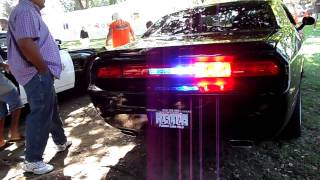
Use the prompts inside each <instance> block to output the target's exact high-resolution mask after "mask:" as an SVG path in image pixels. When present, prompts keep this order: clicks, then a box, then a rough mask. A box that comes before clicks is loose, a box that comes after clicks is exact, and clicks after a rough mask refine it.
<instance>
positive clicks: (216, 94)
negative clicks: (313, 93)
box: [89, 0, 314, 140]
mask: <svg viewBox="0 0 320 180" xmlns="http://www.w3.org/2000/svg"><path fill="white" fill-rule="evenodd" d="M313 23H314V19H313V18H311V17H305V18H304V20H303V24H302V26H300V27H296V24H295V22H294V19H293V17H292V15H291V14H290V12H289V11H288V9H287V8H286V7H285V5H284V4H282V3H281V2H280V1H271V0H266V1H261V0H253V1H229V2H228V1H225V2H220V1H219V3H213V4H209V5H205V6H198V7H194V8H190V9H186V10H182V11H178V12H175V13H172V14H169V15H166V16H164V17H163V18H161V19H160V20H158V21H157V22H156V23H154V24H153V25H152V26H151V27H150V28H149V29H148V30H147V32H146V33H145V34H144V35H143V37H142V38H141V40H139V41H136V42H133V43H131V44H128V45H126V46H123V47H120V48H118V49H116V50H113V51H105V52H101V53H99V54H98V55H97V56H98V58H97V59H96V60H95V61H94V62H93V64H92V67H91V71H90V86H89V94H90V97H91V100H92V102H93V104H94V106H95V107H96V108H97V109H98V111H99V112H100V114H101V116H102V117H103V118H104V119H105V121H106V122H107V123H108V124H110V125H112V126H114V127H117V128H120V129H121V130H123V131H124V132H132V133H139V132H144V131H145V130H146V129H148V130H150V129H154V130H158V129H169V131H177V132H179V131H181V132H189V131H193V132H196V133H193V135H195V134H199V132H201V133H202V132H203V133H204V132H208V133H211V134H212V132H214V131H215V130H216V128H217V126H219V129H220V132H221V133H222V137H223V138H225V139H229V140H231V139H233V140H262V139H274V138H279V137H282V138H295V137H299V136H300V134H301V121H302V118H301V88H300V86H301V81H302V78H301V74H302V72H303V62H304V56H303V55H302V54H301V53H300V49H301V46H302V42H303V40H302V38H301V37H300V34H299V32H298V29H302V28H303V26H304V25H311V24H313ZM118 114H147V117H148V118H147V121H143V120H141V119H130V118H129V119H127V120H126V119H121V118H114V117H115V116H116V115H118ZM147 135H148V134H147Z"/></svg>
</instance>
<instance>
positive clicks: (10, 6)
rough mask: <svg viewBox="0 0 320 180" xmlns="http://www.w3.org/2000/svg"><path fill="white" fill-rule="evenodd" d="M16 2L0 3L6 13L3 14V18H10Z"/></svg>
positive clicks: (9, 0)
mask: <svg viewBox="0 0 320 180" xmlns="http://www.w3.org/2000/svg"><path fill="white" fill-rule="evenodd" d="M13 4H14V0H5V1H3V2H1V3H0V5H2V7H3V9H4V11H3V12H2V14H1V15H2V16H4V17H9V15H10V13H11V11H12V9H13Z"/></svg>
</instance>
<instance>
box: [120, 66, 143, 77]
mask: <svg viewBox="0 0 320 180" xmlns="http://www.w3.org/2000/svg"><path fill="white" fill-rule="evenodd" d="M147 76H148V69H147V67H146V66H143V65H132V66H125V67H124V68H123V77H124V78H143V77H147Z"/></svg>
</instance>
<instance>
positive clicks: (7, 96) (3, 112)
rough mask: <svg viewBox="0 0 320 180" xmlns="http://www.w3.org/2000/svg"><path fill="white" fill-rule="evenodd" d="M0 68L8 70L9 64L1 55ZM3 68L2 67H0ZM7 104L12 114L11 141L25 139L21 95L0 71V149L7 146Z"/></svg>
mask: <svg viewBox="0 0 320 180" xmlns="http://www.w3.org/2000/svg"><path fill="white" fill-rule="evenodd" d="M0 68H3V69H5V70H6V71H8V68H9V66H8V65H7V64H5V63H4V62H3V59H2V58H1V56H0ZM0 70H1V69H0ZM7 105H8V107H9V112H10V113H11V115H12V118H11V119H12V121H11V128H10V140H9V141H20V140H23V137H22V136H21V134H20V132H19V121H20V114H21V108H22V107H23V104H22V102H21V99H20V96H19V94H18V92H17V90H16V88H15V86H14V85H13V84H12V83H11V81H10V80H9V79H8V78H6V77H5V76H4V74H2V73H1V72H0V149H2V148H3V147H5V145H6V142H5V141H4V136H3V135H4V120H5V118H6V116H7V114H8V109H7Z"/></svg>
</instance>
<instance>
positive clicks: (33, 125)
mask: <svg viewBox="0 0 320 180" xmlns="http://www.w3.org/2000/svg"><path fill="white" fill-rule="evenodd" d="M24 89H25V91H26V94H27V98H28V102H29V106H30V113H29V115H28V116H27V119H26V150H25V160H26V161H27V162H38V161H42V160H43V158H42V156H43V152H44V150H45V147H46V145H47V141H48V138H49V132H50V127H51V120H52V116H53V111H52V105H51V104H52V98H50V95H51V94H52V91H53V89H54V87H53V79H52V78H51V74H49V73H48V74H44V75H35V76H34V77H33V78H32V80H31V81H30V82H28V83H27V84H26V85H25V86H24Z"/></svg>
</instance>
